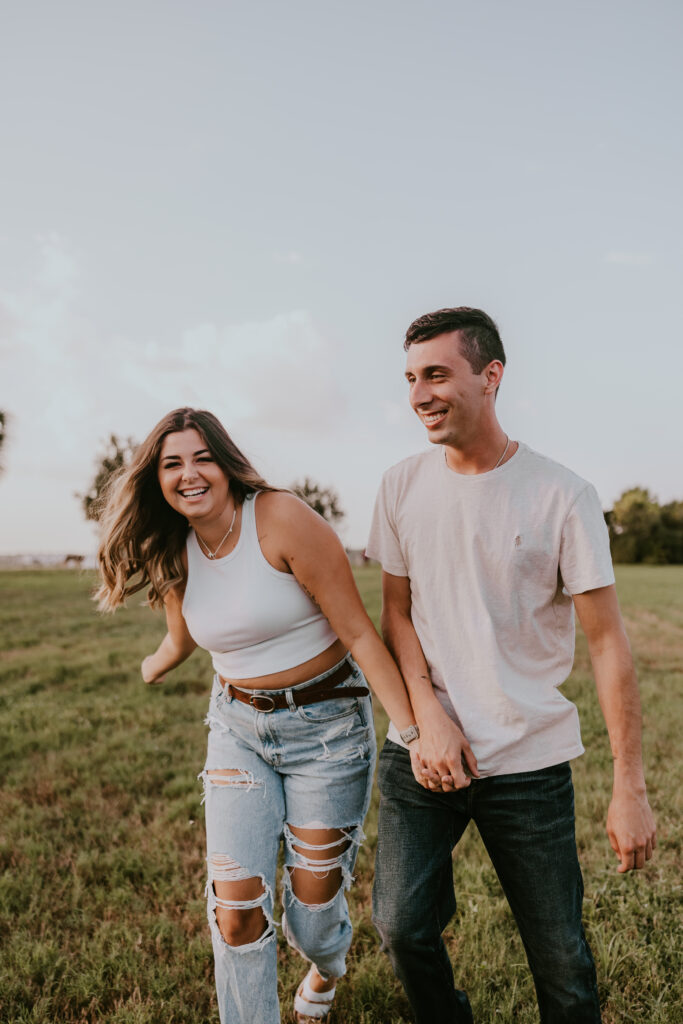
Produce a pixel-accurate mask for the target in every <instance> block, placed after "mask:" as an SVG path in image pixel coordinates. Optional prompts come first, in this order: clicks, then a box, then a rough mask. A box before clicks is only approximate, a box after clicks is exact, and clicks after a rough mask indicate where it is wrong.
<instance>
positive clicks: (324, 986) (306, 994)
mask: <svg viewBox="0 0 683 1024" xmlns="http://www.w3.org/2000/svg"><path fill="white" fill-rule="evenodd" d="M336 988H337V979H336V978H328V979H325V978H323V977H321V976H320V975H319V974H318V971H317V970H316V967H315V964H312V965H311V969H310V971H309V972H308V974H307V975H306V977H305V978H304V980H303V981H302V982H301V984H300V985H299V988H298V989H297V993H296V996H295V997H294V1016H295V1018H296V1020H297V1021H298V1024H308V1022H309V1021H316V1020H324V1019H325V1017H327V1015H328V1013H329V1012H330V1008H331V1006H332V1000H333V999H334V993H335V991H336Z"/></svg>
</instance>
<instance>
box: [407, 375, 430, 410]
mask: <svg viewBox="0 0 683 1024" xmlns="http://www.w3.org/2000/svg"><path fill="white" fill-rule="evenodd" d="M431 399H432V392H431V388H430V387H429V385H428V383H427V381H424V380H416V381H415V382H414V383H413V386H412V388H411V389H410V401H411V402H412V404H413V405H426V404H428V403H429V402H430V401H431Z"/></svg>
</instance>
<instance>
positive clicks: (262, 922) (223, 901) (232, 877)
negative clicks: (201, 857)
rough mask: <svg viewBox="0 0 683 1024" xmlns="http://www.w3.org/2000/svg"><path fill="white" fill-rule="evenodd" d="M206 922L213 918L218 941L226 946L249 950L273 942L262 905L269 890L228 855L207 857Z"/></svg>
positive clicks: (271, 927)
mask: <svg viewBox="0 0 683 1024" xmlns="http://www.w3.org/2000/svg"><path fill="white" fill-rule="evenodd" d="M207 863H208V867H209V881H208V884H207V894H208V897H209V922H210V923H211V917H212V916H213V918H214V921H215V925H216V927H217V929H218V932H219V933H220V936H221V938H222V939H223V940H224V942H225V943H226V944H227V945H228V946H232V947H236V948H240V947H245V948H246V947H247V946H248V947H250V948H251V947H252V946H253V944H254V943H257V944H259V945H261V944H263V943H265V942H267V941H268V940H269V939H271V938H274V936H275V931H274V928H273V920H272V917H271V915H270V914H269V913H268V911H267V910H266V907H265V906H264V904H265V903H266V902H267V901H268V900H269V899H270V897H271V892H270V887H269V886H268V884H267V883H266V881H265V878H263V876H256V875H252V874H250V872H249V871H248V870H247V869H246V868H244V867H243V866H242V865H241V864H239V863H238V862H237V861H235V860H233V858H232V857H230V856H228V855H227V854H222V853H213V854H211V855H210V856H209V857H208V861H207Z"/></svg>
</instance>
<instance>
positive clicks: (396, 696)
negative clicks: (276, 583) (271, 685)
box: [258, 492, 419, 753]
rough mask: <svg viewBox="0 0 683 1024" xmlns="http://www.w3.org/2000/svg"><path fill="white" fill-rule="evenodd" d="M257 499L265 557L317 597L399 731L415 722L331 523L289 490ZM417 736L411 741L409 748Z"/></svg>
mask: <svg viewBox="0 0 683 1024" xmlns="http://www.w3.org/2000/svg"><path fill="white" fill-rule="evenodd" d="M258 502H259V505H258V513H259V520H258V521H259V541H260V543H261V548H262V550H263V552H264V554H265V555H266V557H267V558H268V560H269V561H271V562H272V564H274V565H276V567H278V568H281V569H283V570H285V571H286V570H287V569H289V570H290V571H291V572H292V573H293V574H294V576H295V577H296V579H297V581H298V583H299V584H300V586H301V587H302V588H303V589H304V590H305V592H306V593H307V594H308V596H309V597H310V598H311V600H312V601H315V603H316V604H317V605H318V607H319V608H320V610H321V611H322V613H323V615H324V616H325V617H326V619H327V620H328V622H329V623H330V626H331V627H332V629H333V630H334V631H335V633H336V634H337V636H338V637H339V639H340V640H341V641H342V643H343V644H344V645H345V647H347V648H348V649H349V651H350V652H351V654H352V655H353V657H354V658H355V660H356V661H357V662H358V664H359V665H360V667H361V669H362V671H363V674H364V675H365V676H366V678H367V680H368V682H369V683H370V685H371V686H372V689H373V690H374V691H375V693H376V694H377V696H378V697H379V699H380V700H381V702H382V704H383V705H384V707H385V708H386V711H387V713H388V715H389V717H390V718H391V720H392V722H393V723H394V725H395V726H396V727H397V728H398V729H399V731H402V730H404V729H407V728H408V727H409V726H411V725H414V724H415V716H414V714H413V709H412V708H411V706H410V700H409V698H408V694H407V692H406V688H405V686H404V684H403V679H402V678H401V674H400V672H399V671H398V669H397V667H396V664H395V662H394V660H393V658H392V657H391V655H390V654H389V652H388V651H387V649H386V647H385V646H384V644H383V643H382V641H381V640H380V638H379V636H378V635H377V632H376V630H375V627H374V626H373V624H372V622H371V620H370V617H369V616H368V614H367V612H366V611H365V608H364V607H363V602H362V601H361V598H360V594H359V593H358V589H357V587H356V583H355V580H354V578H353V573H352V572H351V566H350V565H349V560H348V558H347V557H346V552H345V551H344V548H343V547H342V545H341V542H340V540H339V538H338V537H337V535H336V533H335V532H334V530H333V529H332V527H331V526H329V525H328V524H327V523H326V522H325V520H324V519H323V518H322V517H321V516H319V515H318V513H317V512H314V511H313V510H312V509H310V508H309V507H308V505H306V504H305V503H304V502H303V501H300V500H299V498H295V497H294V495H292V494H287V493H284V492H279V493H273V494H262V495H260V497H259V498H258ZM418 742H419V741H414V742H413V743H411V744H410V750H411V753H412V752H413V750H414V748H415V751H417V747H416V744H417V743H418Z"/></svg>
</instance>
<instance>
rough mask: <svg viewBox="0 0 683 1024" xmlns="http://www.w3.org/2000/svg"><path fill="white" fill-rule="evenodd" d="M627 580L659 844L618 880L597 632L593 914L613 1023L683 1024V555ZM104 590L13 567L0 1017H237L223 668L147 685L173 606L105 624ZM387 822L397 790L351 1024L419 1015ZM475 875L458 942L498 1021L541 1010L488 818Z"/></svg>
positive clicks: (581, 650)
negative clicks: (390, 923)
mask: <svg viewBox="0 0 683 1024" xmlns="http://www.w3.org/2000/svg"><path fill="white" fill-rule="evenodd" d="M358 580H359V585H360V587H361V590H362V593H363V596H364V599H365V601H366V603H367V606H368V608H369V610H370V612H371V614H372V615H373V617H374V618H375V621H377V614H378V611H379V576H378V573H377V571H376V570H374V569H365V570H361V571H359V573H358ZM618 584H619V591H620V595H621V600H622V606H623V609H624V614H625V618H626V620H627V624H628V627H629V631H630V635H631V640H632V645H633V648H634V652H635V656H636V661H637V664H638V670H639V675H640V679H641V687H642V693H643V701H644V708H645V755H646V763H647V772H648V781H649V787H650V798H651V802H652V804H653V807H654V809H655V813H656V816H657V819H658V825H659V847H658V849H657V853H656V858H655V860H654V861H653V862H651V864H650V866H649V867H648V868H647V869H646V870H645V871H643V872H640V873H638V874H637V875H628V876H626V877H622V876H618V875H617V874H616V871H615V860H614V857H613V854H612V852H611V850H610V848H609V845H608V843H607V839H606V837H605V835H604V820H605V814H606V810H607V802H608V798H609V788H610V782H609V779H610V753H609V745H608V742H607V737H606V734H605V729H604V726H603V724H602V719H601V717H600V713H599V710H598V707H597V701H596V698H595V691H594V688H593V685H592V682H591V677H590V670H589V664H588V659H587V654H586V647H585V642H584V640H583V637H579V638H578V642H577V655H576V662H575V668H574V672H573V674H572V676H571V678H570V679H569V680H568V682H567V684H566V686H565V688H564V692H565V693H566V694H567V695H568V696H569V697H570V698H571V699H573V700H576V702H577V703H578V704H579V707H580V711H581V719H582V724H583V736H584V742H585V745H586V747H587V749H588V753H587V754H586V755H585V756H584V757H583V758H580V759H579V760H578V761H577V762H576V763H575V770H574V776H575V785H576V791H577V816H578V842H579V847H580V853H581V858H582V863H583V866H584V875H585V880H586V897H585V915H586V920H587V927H588V933H589V939H590V942H591V945H592V947H593V950H594V953H595V955H596V959H597V962H598V973H599V977H600V987H601V997H602V1003H603V1007H604V1021H605V1024H612V1022H617V1021H620V1022H622V1021H623V1022H627V1021H628V1022H629V1024H630V1022H633V1021H639V1022H641V1021H642V1022H647V1024H661V1022H668V1024H671V1022H676V1021H681V1020H683V1010H681V1007H682V1006H683V981H682V979H683V964H682V962H681V961H682V959H683V957H682V953H681V937H682V932H683V927H682V925H683V906H682V904H683V900H682V892H683V889H682V878H681V843H682V829H681V810H682V808H681V804H682V802H683V801H682V794H683V780H682V779H681V767H680V766H681V757H680V737H681V735H682V734H683V708H682V704H681V683H682V681H683V596H682V595H683V569H682V568H676V567H661V568H660V567H652V568H647V567H642V568H641V567H631V566H624V567H620V569H619V573H618ZM91 585H92V578H91V577H90V576H89V575H87V574H86V575H84V574H80V573H76V572H68V571H42V572H41V571H36V572H33V571H25V572H7V573H0V593H1V594H2V602H1V604H0V652H1V654H0V657H1V659H2V667H1V671H0V711H1V715H0V723H1V725H0V778H1V779H2V791H1V804H0V1021H1V1022H2V1024H9V1022H12V1024H14V1022H25V1024H28V1022H31V1024H71V1022H100V1021H106V1022H111V1024H114V1022H120V1024H123V1022H126V1024H162V1022H163V1024H180V1022H182V1024H209V1022H213V1024H216V1022H217V1021H218V1014H217V1010H216V1004H215V997H214V991H213V980H212V956H211V948H210V942H209V938H208V929H207V925H206V916H205V914H206V912H205V904H204V898H203V889H204V882H205V879H204V841H203V822H202V808H201V806H200V800H201V791H200V784H199V782H198V781H197V779H196V776H197V773H198V772H199V771H200V769H201V767H202V764H203V752H204V744H205V726H204V725H203V719H204V714H205V709H206V704H207V700H208V690H209V683H210V675H211V673H210V665H209V660H208V657H207V656H206V655H204V654H202V653H196V654H195V655H193V656H192V658H191V659H190V661H189V662H187V663H186V664H185V665H184V666H182V667H181V668H180V669H178V670H176V672H174V673H173V675H172V676H170V677H169V679H168V680H167V682H166V683H165V684H164V685H163V686H161V687H158V688H148V687H145V686H144V684H143V683H142V682H141V680H140V678H139V671H138V666H139V663H140V661H141V659H142V657H143V656H144V655H145V654H146V653H148V652H149V651H151V650H152V649H153V647H154V646H155V645H156V643H157V642H158V640H159V639H160V638H161V636H162V634H163V621H162V618H161V617H160V616H159V615H156V614H153V613H151V612H150V611H149V610H148V609H146V608H144V607H142V606H141V604H140V602H139V601H133V602H132V603H131V607H130V608H128V609H126V610H124V611H123V612H120V613H117V615H116V616H115V617H113V618H102V617H100V616H98V615H97V614H96V613H95V610H94V606H93V605H92V604H91V603H90V602H89V597H88V594H89V589H90V587H91ZM377 717H378V727H379V731H380V732H383V731H384V728H385V725H386V720H385V719H384V717H383V715H382V714H381V712H380V713H378V716H377ZM375 820H376V799H375V802H374V803H373V807H372V810H371V812H370V815H369V818H368V822H367V826H366V830H367V832H368V842H367V844H366V846H365V847H364V848H363V850H362V851H361V854H360V857H359V861H358V866H357V872H356V875H357V884H356V886H355V887H354V889H353V891H352V895H351V903H352V913H353V916H354V920H355V927H356V932H355V939H354V944H353V947H352V953H351V957H350V963H349V972H348V976H347V979H346V980H345V981H344V982H343V983H342V984H341V985H340V988H339V994H338V999H337V1003H336V1007H337V1010H336V1015H335V1017H334V1020H335V1021H336V1022H337V1024H346V1022H352V1021H353V1022H354V1024H389V1022H391V1024H401V1022H407V1021H409V1020H410V1019H411V1018H410V1015H409V1012H408V1008H407V1004H406V1002H405V999H404V997H403V995H402V992H401V990H400V988H399V986H398V985H397V984H396V982H395V981H394V979H393V976H392V974H391V971H390V968H389V966H388V963H387V962H386V960H385V958H384V956H383V955H382V954H381V953H380V951H379V947H378V943H377V939H376V937H375V934H374V931H373V928H372V924H371V922H370V890H371V885H372V864H373V856H374V847H375V836H376V826H375ZM454 871H455V878H456V892H457V894H458V912H457V914H456V917H455V919H454V921H453V922H452V923H451V925H450V926H449V929H448V933H447V935H448V944H449V948H450V951H451V954H452V958H453V962H454V965H455V970H456V976H457V978H458V981H459V984H461V985H462V986H463V987H465V988H467V989H468V991H469V993H470V997H471V1000H472V1004H473V1007H474V1011H475V1018H476V1020H477V1021H478V1022H481V1024H488V1022H491V1021H496V1022H498V1021H500V1022H507V1021H515V1022H522V1024H524V1022H532V1021H536V1020H537V1019H538V1018H537V1011H536V1007H535V999H534V994H533V985H532V983H531V980H530V976H529V972H528V969H527V966H526V961H525V958H524V954H523V951H522V947H521V944H520V942H519V939H518V937H517V935H516V931H515V928H514V925H513V923H512V920H511V917H510V914H509V912H508V910H507V906H506V904H505V901H504V899H503V897H502V895H501V892H500V889H499V886H498V882H497V880H496V877H495V874H494V872H493V870H492V868H491V867H490V865H489V863H488V861H487V859H486V856H485V854H484V851H483V848H482V846H481V843H480V841H479V839H478V837H477V835H476V833H475V832H474V830H472V829H470V830H469V831H468V833H467V834H466V836H465V838H464V840H463V841H462V843H461V844H460V846H459V847H458V851H457V854H456V857H455V861H454ZM279 956H280V958H281V970H280V978H281V999H282V1007H283V1022H285V1024H289V1022H291V1020H292V1018H291V1011H290V1008H291V1002H292V996H293V991H294V989H295V987H296V984H297V983H298V981H299V980H300V977H301V975H302V973H303V971H302V967H301V962H300V960H298V958H297V957H296V956H294V955H292V954H291V953H290V952H289V950H288V949H287V947H286V946H285V945H284V944H282V945H281V947H280V951H279ZM255 1024H256V1022H255Z"/></svg>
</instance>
